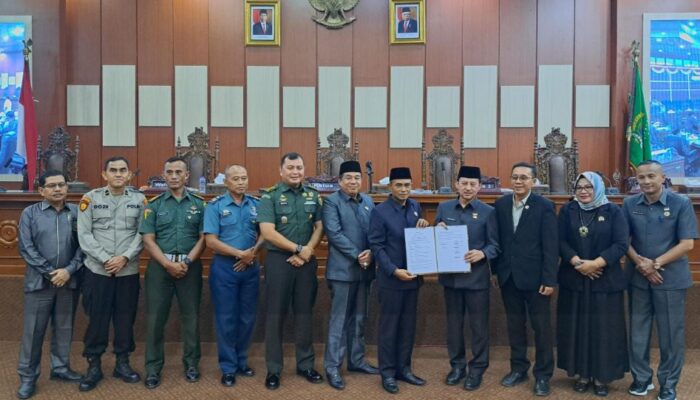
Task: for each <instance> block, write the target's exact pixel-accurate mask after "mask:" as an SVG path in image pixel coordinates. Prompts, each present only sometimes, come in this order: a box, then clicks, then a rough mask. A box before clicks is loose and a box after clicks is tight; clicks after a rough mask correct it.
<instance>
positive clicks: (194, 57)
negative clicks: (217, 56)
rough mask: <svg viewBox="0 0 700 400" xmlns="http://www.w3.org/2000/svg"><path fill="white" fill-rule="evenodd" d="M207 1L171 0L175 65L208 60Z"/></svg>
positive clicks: (199, 63) (194, 63)
mask: <svg viewBox="0 0 700 400" xmlns="http://www.w3.org/2000/svg"><path fill="white" fill-rule="evenodd" d="M208 4H209V2H208V1H200V0H173V27H174V29H173V32H174V34H173V39H174V61H175V65H207V63H208V62H209V7H208Z"/></svg>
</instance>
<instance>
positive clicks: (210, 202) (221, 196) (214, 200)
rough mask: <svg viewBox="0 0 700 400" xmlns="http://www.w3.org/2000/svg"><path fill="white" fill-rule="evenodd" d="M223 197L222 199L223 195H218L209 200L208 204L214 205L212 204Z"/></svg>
mask: <svg viewBox="0 0 700 400" xmlns="http://www.w3.org/2000/svg"><path fill="white" fill-rule="evenodd" d="M223 197H224V195H223V194H220V195H218V196H216V197H214V198H213V199H211V200H210V201H209V204H214V203H216V202H217V201H219V200H221V199H222V198H223Z"/></svg>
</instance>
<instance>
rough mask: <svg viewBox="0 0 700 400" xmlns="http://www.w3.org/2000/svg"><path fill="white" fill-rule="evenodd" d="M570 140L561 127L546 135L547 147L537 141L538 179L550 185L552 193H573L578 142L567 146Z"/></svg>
mask: <svg viewBox="0 0 700 400" xmlns="http://www.w3.org/2000/svg"><path fill="white" fill-rule="evenodd" d="M568 140H569V139H568V138H567V137H566V135H564V134H563V133H561V130H560V129H559V128H552V131H551V132H550V133H548V134H547V135H546V136H545V137H544V143H545V147H542V146H540V145H539V144H538V143H537V141H535V167H537V179H539V181H540V183H542V184H545V185H549V192H550V193H552V194H557V193H559V194H563V193H567V194H573V185H574V181H575V180H576V177H577V176H578V144H577V143H576V141H575V140H574V141H572V144H571V147H568V148H567V147H566V142H567V141H568Z"/></svg>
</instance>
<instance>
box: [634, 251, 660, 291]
mask: <svg viewBox="0 0 700 400" xmlns="http://www.w3.org/2000/svg"><path fill="white" fill-rule="evenodd" d="M639 260H640V262H639V263H638V264H637V266H636V267H635V268H636V269H637V271H639V273H640V274H642V276H643V277H645V278H647V280H648V281H649V282H650V283H651V284H652V285H660V284H662V283H664V278H663V277H662V276H661V274H660V273H659V271H663V270H664V269H663V268H659V269H658V270H657V269H656V268H655V267H654V260H651V259H649V258H646V257H642V256H639Z"/></svg>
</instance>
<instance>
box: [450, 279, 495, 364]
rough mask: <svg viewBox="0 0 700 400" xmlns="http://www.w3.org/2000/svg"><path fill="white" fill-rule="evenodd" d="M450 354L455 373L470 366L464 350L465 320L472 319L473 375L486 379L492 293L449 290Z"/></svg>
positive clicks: (484, 290) (486, 290)
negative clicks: (490, 294) (484, 375)
mask: <svg viewBox="0 0 700 400" xmlns="http://www.w3.org/2000/svg"><path fill="white" fill-rule="evenodd" d="M445 309H446V311H447V354H448V355H449V357H450V366H451V367H452V368H453V369H464V368H465V367H466V366H467V362H466V357H465V346H464V317H465V316H466V315H469V326H470V328H471V339H472V343H471V350H472V359H471V360H469V373H470V374H472V375H482V374H483V373H484V371H486V368H488V367H489V289H488V288H487V289H483V290H470V289H455V288H451V287H445Z"/></svg>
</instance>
